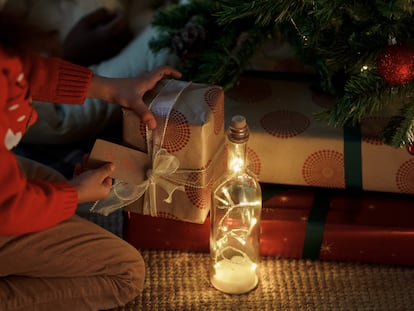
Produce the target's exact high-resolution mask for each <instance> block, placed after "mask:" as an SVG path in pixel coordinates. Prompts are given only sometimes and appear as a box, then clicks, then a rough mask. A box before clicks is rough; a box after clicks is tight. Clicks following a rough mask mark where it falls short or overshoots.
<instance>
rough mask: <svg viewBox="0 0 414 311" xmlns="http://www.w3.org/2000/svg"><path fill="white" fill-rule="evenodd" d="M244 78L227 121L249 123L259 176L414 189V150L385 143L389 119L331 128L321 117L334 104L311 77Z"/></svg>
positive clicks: (229, 95) (251, 155) (233, 92)
mask: <svg viewBox="0 0 414 311" xmlns="http://www.w3.org/2000/svg"><path fill="white" fill-rule="evenodd" d="M271 75H272V73H267V76H266V78H261V77H260V74H259V75H256V76H242V77H241V79H240V81H239V83H238V84H237V85H236V86H235V87H233V88H232V89H230V90H228V91H227V92H226V94H225V95H226V96H225V124H226V125H228V124H229V122H230V119H231V117H232V116H233V115H234V114H242V115H244V116H245V117H246V119H247V122H248V124H249V127H250V139H249V142H248V159H249V162H250V164H249V166H250V169H251V170H252V171H253V172H254V173H255V174H256V175H257V176H258V178H259V180H260V181H261V182H265V183H275V184H286V185H301V186H314V187H326V188H337V189H344V188H347V189H360V190H367V191H380V192H395V193H409V194H413V193H414V153H413V151H412V149H414V148H412V149H409V148H401V149H397V148H393V147H391V146H388V145H385V144H383V143H382V142H381V140H380V138H379V135H380V131H381V129H382V128H383V127H384V126H385V124H386V122H387V121H388V120H389V119H388V118H387V117H370V118H365V119H363V120H362V121H361V123H360V125H359V126H358V127H353V128H352V127H344V128H340V127H333V126H329V125H328V124H327V123H326V122H324V121H318V120H317V119H316V118H315V116H316V114H317V113H319V112H321V111H322V109H324V108H326V107H329V106H330V105H333V104H334V100H333V99H332V98H329V97H328V96H326V95H324V94H321V93H318V92H315V91H313V90H312V88H311V83H310V82H309V81H306V80H302V81H299V80H296V81H295V80H293V79H291V80H277V79H272V78H270V76H271Z"/></svg>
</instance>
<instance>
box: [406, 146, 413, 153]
mask: <svg viewBox="0 0 414 311" xmlns="http://www.w3.org/2000/svg"><path fill="white" fill-rule="evenodd" d="M407 151H408V153H409V154H411V155H414V145H413V144H409V145H408V146H407Z"/></svg>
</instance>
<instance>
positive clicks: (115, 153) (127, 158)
mask: <svg viewBox="0 0 414 311" xmlns="http://www.w3.org/2000/svg"><path fill="white" fill-rule="evenodd" d="M108 162H112V163H114V164H115V171H114V172H113V174H112V176H111V177H112V178H115V179H118V180H120V181H123V182H126V183H131V184H135V185H137V184H140V183H142V182H143V181H144V180H145V179H146V173H147V171H148V169H150V168H151V159H150V157H149V156H148V154H146V153H144V152H141V151H138V150H134V149H131V148H128V147H125V146H121V145H118V144H114V143H111V142H109V141H105V140H102V139H97V140H96V142H95V144H94V146H93V148H92V151H91V154H90V156H89V160H88V163H87V166H88V168H97V167H99V166H101V165H103V164H105V163H108Z"/></svg>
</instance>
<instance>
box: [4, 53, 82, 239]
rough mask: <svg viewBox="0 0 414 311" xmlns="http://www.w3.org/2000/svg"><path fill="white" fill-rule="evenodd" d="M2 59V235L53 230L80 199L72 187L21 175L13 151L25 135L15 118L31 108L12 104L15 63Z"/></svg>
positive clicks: (73, 209)
mask: <svg viewBox="0 0 414 311" xmlns="http://www.w3.org/2000/svg"><path fill="white" fill-rule="evenodd" d="M0 59H1V60H2V62H0V63H1V67H2V70H0V90H1V91H0V185H1V189H0V235H14V234H24V233H29V232H34V231H39V230H43V229H46V228H49V227H52V226H54V225H56V224H58V223H60V222H62V221H64V220H66V219H68V218H69V217H71V216H72V215H74V213H75V210H76V208H77V203H78V197H77V191H76V189H75V188H74V187H72V186H71V185H70V184H69V183H64V182H55V183H53V182H46V181H43V180H28V179H27V178H26V176H25V175H24V174H23V172H22V171H21V169H20V167H19V164H18V162H17V159H16V157H15V155H14V154H13V152H12V151H11V149H12V147H13V146H14V145H15V144H16V142H18V141H19V140H20V138H21V136H22V134H23V133H24V132H23V131H22V129H21V127H18V126H16V124H17V123H18V122H16V121H15V117H16V116H19V115H20V112H22V113H25V112H27V109H26V110H25V109H24V107H25V106H27V105H28V104H27V102H26V101H20V102H13V104H12V105H10V104H9V101H10V97H13V94H11V93H10V87H15V85H16V84H15V83H13V82H14V80H11V78H10V77H11V76H12V75H11V72H12V69H13V68H15V66H16V62H14V61H13V59H9V58H0ZM6 64H10V65H9V66H8V67H7V66H6ZM17 72H19V70H18V69H17ZM8 86H10V87H8ZM16 112H18V114H17V115H16V114H13V113H16Z"/></svg>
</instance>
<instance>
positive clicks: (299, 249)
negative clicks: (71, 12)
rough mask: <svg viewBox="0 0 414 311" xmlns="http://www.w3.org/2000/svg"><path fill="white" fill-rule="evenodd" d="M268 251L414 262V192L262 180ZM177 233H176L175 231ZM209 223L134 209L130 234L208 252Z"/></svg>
mask: <svg viewBox="0 0 414 311" xmlns="http://www.w3.org/2000/svg"><path fill="white" fill-rule="evenodd" d="M262 189H263V194H264V200H263V210H262V220H261V238H260V252H261V255H263V256H276V257H282V258H307V259H320V260H336V261H354V262H365V263H380V264H400V265H414V250H413V248H412V245H413V243H414V217H411V216H413V215H414V209H413V202H414V197H413V195H408V194H395V193H384V192H368V191H364V192H354V191H349V190H331V189H326V188H313V187H302V186H285V185H271V184H262ZM172 232H173V234H171V233H172ZM209 232H210V225H209V218H207V220H206V222H205V223H204V224H201V225H200V224H191V223H185V222H182V221H178V220H173V219H162V218H159V217H151V216H144V215H138V214H131V215H129V218H128V219H127V221H126V224H125V227H124V238H125V239H126V240H127V241H128V242H129V243H131V244H132V245H134V246H135V247H137V248H139V249H174V250H187V251H198V252H208V251H209Z"/></svg>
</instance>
